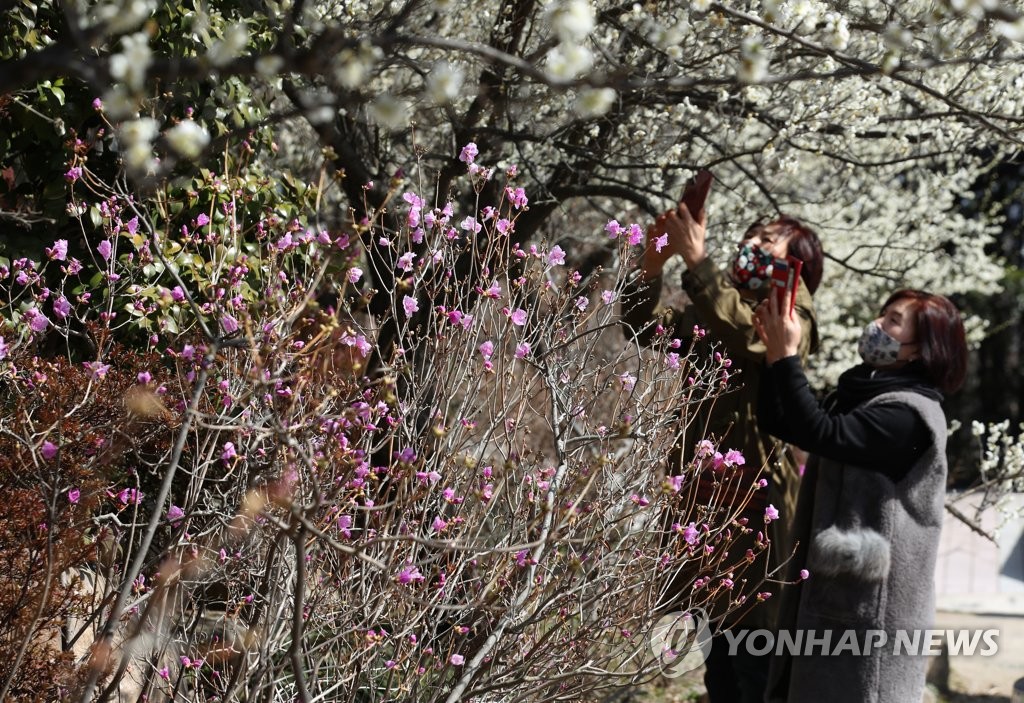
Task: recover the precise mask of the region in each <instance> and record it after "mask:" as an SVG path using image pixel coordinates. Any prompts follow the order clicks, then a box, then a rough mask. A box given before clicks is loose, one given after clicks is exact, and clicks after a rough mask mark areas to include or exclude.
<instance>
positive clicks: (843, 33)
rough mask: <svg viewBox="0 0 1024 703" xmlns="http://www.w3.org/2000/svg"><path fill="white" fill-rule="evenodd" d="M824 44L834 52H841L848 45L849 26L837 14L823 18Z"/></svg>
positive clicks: (841, 16) (844, 19)
mask: <svg viewBox="0 0 1024 703" xmlns="http://www.w3.org/2000/svg"><path fill="white" fill-rule="evenodd" d="M824 31H825V42H826V44H827V45H828V46H829V47H831V48H833V49H835V50H836V51H843V50H844V49H846V47H847V46H849V45H850V25H849V22H847V20H846V18H845V17H844V16H843V15H841V14H839V13H838V12H830V13H828V14H827V15H826V16H825V30H824Z"/></svg>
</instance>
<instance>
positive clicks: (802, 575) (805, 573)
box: [800, 569, 811, 581]
mask: <svg viewBox="0 0 1024 703" xmlns="http://www.w3.org/2000/svg"><path fill="white" fill-rule="evenodd" d="M810 577H811V572H810V571H808V570H807V569H800V580H801V581H806V580H807V579H809V578H810Z"/></svg>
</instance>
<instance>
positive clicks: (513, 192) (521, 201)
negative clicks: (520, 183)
mask: <svg viewBox="0 0 1024 703" xmlns="http://www.w3.org/2000/svg"><path fill="white" fill-rule="evenodd" d="M505 193H507V194H508V198H509V200H510V201H511V202H512V206H513V207H514V208H515V209H516V210H522V209H523V208H524V207H526V205H527V204H528V203H529V200H528V199H527V197H526V191H525V190H523V189H522V188H512V187H511V186H509V187H506V188H505Z"/></svg>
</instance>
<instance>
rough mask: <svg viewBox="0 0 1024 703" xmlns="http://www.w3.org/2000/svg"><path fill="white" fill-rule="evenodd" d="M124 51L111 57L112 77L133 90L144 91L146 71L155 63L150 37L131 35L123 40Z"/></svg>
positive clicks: (142, 34) (142, 33) (140, 33)
mask: <svg viewBox="0 0 1024 703" xmlns="http://www.w3.org/2000/svg"><path fill="white" fill-rule="evenodd" d="M121 46H122V47H123V49H124V51H122V52H121V53H119V54H114V55H113V56H111V57H110V63H109V67H110V75H111V76H112V77H113V78H114V79H115V80H119V81H123V82H124V83H125V85H127V86H128V87H129V88H130V89H131V90H134V91H139V90H142V84H143V82H144V81H145V80H146V71H147V70H148V69H149V65H150V64H151V63H152V61H153V50H152V49H150V48H149V35H147V34H146V33H145V32H138V33H136V34H129V35H128V36H125V37H123V38H122V39H121Z"/></svg>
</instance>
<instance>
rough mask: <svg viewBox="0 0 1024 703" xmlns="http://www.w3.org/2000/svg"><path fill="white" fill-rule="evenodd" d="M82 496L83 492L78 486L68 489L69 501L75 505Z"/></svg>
mask: <svg viewBox="0 0 1024 703" xmlns="http://www.w3.org/2000/svg"><path fill="white" fill-rule="evenodd" d="M81 497H82V492H81V491H80V490H78V489H77V488H72V489H71V490H70V491H68V502H69V503H71V504H72V505H74V504H75V503H77V502H78V499H79V498H81Z"/></svg>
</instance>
